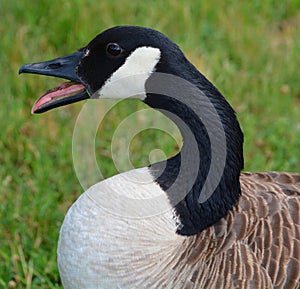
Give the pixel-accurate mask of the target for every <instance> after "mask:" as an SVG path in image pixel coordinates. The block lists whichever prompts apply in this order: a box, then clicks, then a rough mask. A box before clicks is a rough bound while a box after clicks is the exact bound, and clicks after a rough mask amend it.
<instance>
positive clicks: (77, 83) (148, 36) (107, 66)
mask: <svg viewBox="0 0 300 289" xmlns="http://www.w3.org/2000/svg"><path fill="white" fill-rule="evenodd" d="M183 59H185V57H184V55H183V53H182V52H181V51H180V49H179V48H178V46H177V45H176V44H174V43H173V42H172V41H170V40H169V39H168V38H167V37H166V36H164V35H163V34H161V33H160V32H158V31H155V30H152V29H149V28H144V27H136V26H118V27H113V28H111V29H108V30H106V31H104V32H102V33H101V34H99V35H98V36H96V37H95V38H94V39H93V40H92V41H91V42H90V43H89V44H88V45H87V46H85V47H83V48H81V49H79V50H78V51H77V52H75V53H73V54H71V55H68V56H65V57H61V58H56V59H54V60H50V61H46V62H40V63H33V64H26V65H24V66H22V67H21V68H20V71H19V72H20V73H35V74H42V75H50V76H55V77H60V78H65V79H68V80H71V82H67V83H64V84H62V85H60V86H59V87H57V88H54V89H51V90H49V91H48V92H46V93H45V94H44V95H42V96H41V97H40V99H39V100H38V101H37V102H36V103H35V105H34V107H33V110H32V111H33V113H40V112H44V111H47V110H49V109H52V108H54V107H58V106H62V105H65V104H69V103H72V102H76V101H79V100H82V99H86V98H90V97H95V98H98V97H102V98H110V97H116V98H123V97H130V96H131V95H132V94H134V93H135V90H133V92H132V91H130V90H132V89H134V88H133V87H132V85H133V83H129V84H130V86H129V85H128V91H125V93H127V94H128V95H113V96H112V95H111V92H112V88H111V87H106V88H105V90H104V92H105V93H99V95H95V93H96V92H97V91H100V90H101V89H102V88H103V87H104V86H105V84H106V83H108V82H109V80H111V78H112V76H113V75H114V74H115V75H116V76H115V77H118V79H119V78H126V77H128V76H130V75H133V74H145V77H142V78H141V79H140V81H141V83H139V84H138V86H137V87H136V90H141V89H142V88H143V87H144V84H145V83H144V82H145V80H146V78H147V76H149V75H150V74H151V73H152V72H153V71H160V72H170V68H169V67H171V66H172V63H179V62H180V60H181V61H182V60H183ZM126 62H128V63H129V65H128V63H126ZM168 62H170V65H169V66H168V65H167V64H168ZM162 64H163V65H162ZM118 71H119V72H118ZM112 80H114V78H113V79H112ZM135 84H136V83H135ZM136 85H137V84H136ZM140 94H141V95H142V94H143V92H141V93H140ZM139 98H143V96H139Z"/></svg>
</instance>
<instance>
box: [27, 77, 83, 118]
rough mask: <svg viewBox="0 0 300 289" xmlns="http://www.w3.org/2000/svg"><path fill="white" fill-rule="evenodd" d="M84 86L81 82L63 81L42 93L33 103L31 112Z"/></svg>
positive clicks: (76, 91) (72, 93) (74, 92)
mask: <svg viewBox="0 0 300 289" xmlns="http://www.w3.org/2000/svg"><path fill="white" fill-rule="evenodd" d="M84 89H85V87H84V86H83V85H82V84H78V83H72V82H64V83H62V84H61V85H60V86H58V87H55V88H52V89H50V90H48V91H47V92H46V93H44V94H43V95H42V96H41V97H40V98H39V99H38V100H37V101H36V102H35V104H34V105H33V107H32V109H31V113H34V112H35V111H37V110H38V109H39V108H40V107H42V106H43V105H45V104H48V103H50V102H52V101H55V100H58V99H61V98H65V97H67V96H71V95H74V94H76V93H78V92H79V91H82V90H84Z"/></svg>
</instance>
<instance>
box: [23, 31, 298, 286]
mask: <svg viewBox="0 0 300 289" xmlns="http://www.w3.org/2000/svg"><path fill="white" fill-rule="evenodd" d="M19 73H35V74H42V75H48V76H54V77H59V78H63V79H66V80H68V81H69V82H65V83H63V84H62V85H60V86H58V87H57V88H54V89H51V90H49V91H48V92H46V93H45V94H43V95H42V96H41V97H40V98H39V99H38V100H37V101H36V103H35V104H34V105H33V108H32V112H33V113H42V112H45V111H47V110H50V109H52V108H55V107H59V106H62V105H66V104H69V103H73V102H77V101H80V100H84V99H90V98H94V99H98V98H99V99H102V98H127V97H129V98H136V99H140V100H141V101H143V102H144V103H146V104H147V105H148V106H150V107H151V108H153V109H156V110H158V111H160V112H161V113H162V114H165V115H166V116H167V117H168V118H170V119H171V120H172V121H173V122H174V123H175V124H176V125H177V126H178V128H179V130H180V133H181V136H182V139H183V145H182V148H181V151H180V152H179V153H178V154H176V155H175V156H173V157H171V158H169V159H167V160H165V161H160V162H158V163H154V164H151V165H149V166H148V167H144V168H138V169H133V170H130V171H127V172H124V173H121V174H118V175H116V176H113V177H110V178H108V179H105V180H103V181H101V182H99V183H97V184H95V185H93V186H91V187H90V188H89V189H88V190H87V191H85V192H84V193H83V194H82V195H81V196H80V197H79V198H78V200H77V201H76V202H75V203H74V204H73V205H72V206H71V208H70V209H69V211H68V212H67V215H66V217H65V220H64V222H63V225H62V227H61V230H60V237H59V242H58V249H57V255H58V267H59V272H60V276H61V280H62V284H63V286H64V288H66V289H77V288H78V289H96V288H197V289H199V288H228V289H229V288H260V289H262V288H300V215H299V214H300V213H299V212H300V174H296V173H286V172H261V173H252V172H241V171H242V170H243V165H244V164H243V162H244V161H243V133H242V131H241V128H240V126H239V123H238V120H237V118H236V114H235V111H234V110H233V108H232V107H231V106H230V104H229V103H228V102H227V101H226V100H225V98H224V97H223V95H222V94H221V93H220V91H219V90H218V89H217V88H216V87H215V86H214V85H213V84H212V83H211V82H210V81H209V80H208V79H207V78H205V76H204V75H202V74H201V73H200V72H199V71H198V70H197V69H196V68H195V67H194V66H193V65H192V64H191V63H190V62H189V61H188V60H187V58H186V57H185V55H184V54H183V52H182V51H181V50H180V48H179V47H178V46H177V45H176V44H175V43H173V42H172V41H171V40H169V39H168V38H167V37H166V36H165V35H163V34H162V33H160V32H158V31H156V30H152V29H150V28H144V27H138V26H117V27H113V28H110V29H108V30H106V31H104V32H102V33H100V34H99V35H97V36H96V37H95V38H94V39H93V40H92V41H91V42H90V43H89V44H88V45H87V46H85V47H84V48H81V49H79V50H78V51H76V52H75V53H73V54H71V55H68V56H65V57H61V58H56V59H54V60H50V61H45V62H39V63H32V64H25V65H23V66H22V67H21V68H20V71H19Z"/></svg>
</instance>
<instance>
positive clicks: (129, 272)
mask: <svg viewBox="0 0 300 289" xmlns="http://www.w3.org/2000/svg"><path fill="white" fill-rule="evenodd" d="M143 213H144V214H143ZM175 231H176V225H175V220H174V217H173V213H172V209H171V206H170V204H169V201H168V199H167V197H166V194H165V193H164V192H163V191H162V190H161V188H160V187H159V185H157V184H156V183H155V182H153V177H152V176H151V174H150V173H149V169H148V168H143V169H138V170H132V171H129V172H126V173H123V174H120V175H117V176H115V177H112V178H109V179H106V180H104V181H102V182H100V183H98V184H96V185H94V186H93V187H91V188H90V189H89V190H88V191H86V192H85V193H84V194H83V195H81V196H80V198H79V199H78V200H77V201H76V202H75V204H74V205H73V206H72V207H71V208H70V210H69V212H68V213H67V215H66V218H65V221H64V223H63V226H62V228H61V233H60V239H59V244H58V263H59V271H60V275H61V278H62V282H63V285H64V288H65V289H77V288H78V289H85V288H86V289H93V288H137V287H134V284H145V285H147V277H149V273H150V272H151V270H152V269H151V268H149V265H150V264H153V263H154V264H155V266H154V267H155V268H156V269H155V270H157V268H159V267H160V266H159V263H158V262H161V261H163V259H164V258H165V259H166V258H167V257H168V256H170V255H169V254H168V252H170V250H171V248H172V251H173V250H174V249H175V248H174V247H176V244H178V243H179V242H178V238H181V237H180V236H178V235H176V234H175ZM170 254H172V252H170ZM155 258H157V260H154V259H155ZM168 258H169V257H168ZM164 262H167V260H164ZM153 270H154V269H153ZM132 282H134V283H132ZM139 288H142V287H139Z"/></svg>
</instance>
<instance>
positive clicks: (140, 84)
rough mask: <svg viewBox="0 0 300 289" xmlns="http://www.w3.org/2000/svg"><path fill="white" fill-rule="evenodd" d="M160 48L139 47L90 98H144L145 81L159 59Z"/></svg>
mask: <svg viewBox="0 0 300 289" xmlns="http://www.w3.org/2000/svg"><path fill="white" fill-rule="evenodd" d="M160 55H161V53H160V50H159V49H158V48H154V47H147V46H144V47H139V48H137V49H136V50H134V51H133V52H132V53H131V54H130V55H129V56H128V57H127V59H126V61H125V63H124V64H123V65H122V66H121V67H120V68H119V69H118V70H116V71H115V72H114V73H113V74H112V75H111V77H110V78H109V79H107V80H106V82H105V83H104V85H103V86H102V87H101V89H99V90H98V91H97V92H96V93H95V94H94V95H93V96H92V98H119V99H121V98H127V97H128V98H139V99H142V100H143V99H145V97H146V92H145V83H146V81H147V79H148V78H149V76H150V75H151V73H152V72H153V71H154V70H155V66H156V64H157V63H158V62H159V60H160Z"/></svg>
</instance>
